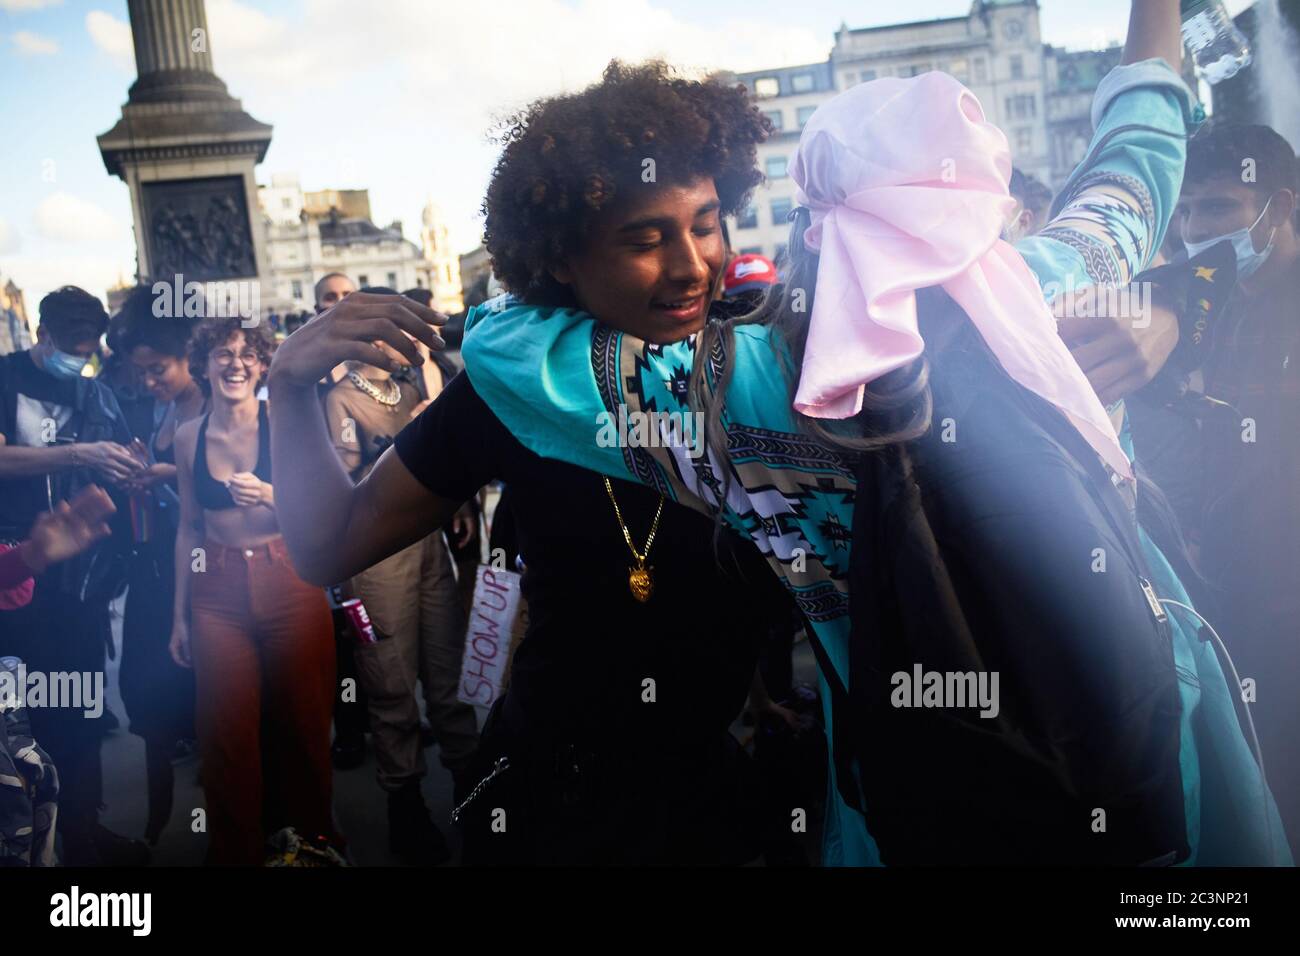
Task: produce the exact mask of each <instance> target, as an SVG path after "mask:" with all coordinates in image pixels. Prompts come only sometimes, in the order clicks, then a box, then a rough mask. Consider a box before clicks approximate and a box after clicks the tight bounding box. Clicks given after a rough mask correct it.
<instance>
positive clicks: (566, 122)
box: [483, 60, 772, 302]
mask: <svg viewBox="0 0 1300 956" xmlns="http://www.w3.org/2000/svg"><path fill="white" fill-rule="evenodd" d="M771 132H772V124H771V123H770V121H769V120H768V119H767V118H766V117H765V116H763V114H762V112H761V111H760V110H759V109H758V107H757V106H755V105H754V104H753V103H752V102H751V101H750V99H749V93H748V91H747V90H746V89H745V87H744V86H743V85H737V86H726V85H724V84H722V83H719V82H717V81H715V80H707V81H703V82H701V81H696V80H687V79H683V78H681V77H679V76H677V75H675V74H674V72H673V70H672V69H671V68H670V67H669V66H668V65H667V64H665V63H663V62H662V61H658V60H653V61H650V62H647V63H643V64H640V65H636V66H631V65H627V64H624V63H621V62H620V61H618V60H612V61H611V62H610V63H609V65H608V66H607V67H606V68H605V74H604V77H603V78H602V79H601V81H600V82H599V83H596V84H593V85H592V86H590V87H588V88H587V89H586V90H583V91H582V92H581V93H576V94H571V95H564V96H555V97H550V98H547V99H543V100H539V101H537V102H536V103H533V104H532V105H531V106H529V107H528V108H527V109H526V110H524V111H523V112H522V113H520V114H518V115H515V116H512V117H510V118H509V119H508V120H507V121H506V123H505V129H504V132H503V133H502V135H501V137H500V142H501V143H502V145H503V149H502V152H501V157H500V159H499V160H498V161H497V165H496V168H495V169H494V170H493V173H492V181H491V183H490V184H489V186H488V191H487V198H486V199H485V200H484V201H483V213H484V216H485V217H486V220H487V221H486V228H485V239H484V242H485V244H486V245H487V250H488V253H489V254H490V255H491V257H492V269H493V271H494V272H495V274H496V276H497V278H499V279H500V280H501V282H502V283H503V284H504V285H505V287H506V288H507V289H509V290H510V291H511V292H513V293H514V294H516V295H518V296H520V297H522V298H524V299H527V300H528V301H532V302H548V301H549V302H553V301H557V300H562V299H563V298H564V297H565V295H564V290H563V287H562V286H560V285H559V283H557V282H556V281H555V280H554V279H553V278H552V277H551V275H550V272H549V269H550V268H551V267H553V266H555V265H557V264H558V263H560V262H562V261H563V259H564V258H565V257H566V256H567V255H569V254H571V253H573V252H576V251H578V250H580V249H581V248H582V246H583V242H584V240H585V237H586V234H587V230H588V227H589V226H590V223H591V220H592V218H593V217H594V216H595V214H596V213H598V212H599V211H600V210H601V209H603V208H605V207H606V206H607V205H608V204H610V203H612V202H614V201H615V200H616V199H617V198H618V196H619V194H620V192H621V191H623V190H626V189H628V188H629V187H631V186H632V185H633V184H635V185H640V184H641V183H642V182H643V180H642V174H643V170H645V169H646V168H648V167H647V165H646V164H645V160H647V159H653V160H654V166H653V168H654V171H655V180H654V181H656V182H671V183H684V182H689V181H690V180H692V179H695V178H698V177H700V176H711V177H712V178H713V181H714V185H715V187H716V189H717V191H718V199H719V201H720V202H721V204H722V214H723V215H724V216H725V215H733V214H735V213H737V212H739V211H740V209H741V208H743V207H744V205H745V203H746V202H747V201H748V199H749V195H750V193H751V192H752V191H753V189H754V187H755V186H757V185H758V184H759V183H760V182H761V181H762V179H763V175H762V173H761V172H759V170H758V164H757V152H758V149H757V148H758V144H759V143H761V142H763V140H765V139H766V138H767V137H768V135H769V134H770V133H771Z"/></svg>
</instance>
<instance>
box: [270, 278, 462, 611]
mask: <svg viewBox="0 0 1300 956" xmlns="http://www.w3.org/2000/svg"><path fill="white" fill-rule="evenodd" d="M445 321H446V319H445V317H444V316H441V315H439V314H438V313H436V312H434V311H433V310H431V309H426V308H424V307H423V306H421V305H420V304H419V303H416V302H413V301H412V300H410V299H405V298H403V297H401V296H390V295H371V294H367V293H361V292H354V293H353V294H352V295H350V296H348V297H347V298H345V299H344V300H343V301H342V302H340V303H339V304H338V305H336V306H335V307H334V308H332V309H330V310H329V311H328V312H325V313H323V314H322V315H320V316H318V317H317V318H316V319H313V320H312V321H311V322H309V323H307V325H305V326H303V327H302V328H301V329H299V330H298V331H296V332H294V334H293V335H291V336H289V338H288V339H287V340H286V341H285V342H284V344H283V345H281V346H280V348H279V349H277V350H276V354H275V359H274V361H272V363H271V372H270V376H269V382H268V388H269V391H270V415H271V459H272V463H273V464H272V467H273V468H274V472H275V486H276V514H277V516H278V518H279V522H280V529H281V531H282V533H283V534H284V540H285V543H286V544H287V545H288V548H289V554H290V556H291V557H292V559H293V564H294V567H295V568H296V569H297V571H298V573H299V574H300V575H301V576H302V578H303V579H304V580H306V581H309V582H311V583H313V584H319V585H322V586H326V585H330V584H334V583H337V582H338V581H342V580H344V579H346V578H349V577H351V576H352V575H354V574H356V573H357V572H358V571H361V570H364V569H365V568H368V567H370V566H371V565H373V564H375V563H376V562H378V561H380V560H382V559H383V558H385V557H387V556H388V555H390V554H393V553H394V552H396V551H399V550H401V549H402V548H404V547H406V546H407V545H409V544H411V543H413V542H415V541H418V540H419V539H420V538H422V537H424V536H425V535H427V534H428V533H429V532H431V531H432V530H433V529H435V528H438V527H440V526H441V525H442V524H444V523H445V522H446V521H447V520H448V519H449V518H450V517H451V516H452V515H453V514H454V513H455V511H456V509H457V507H459V505H460V502H459V501H448V500H446V499H444V498H440V497H438V496H437V495H434V494H433V493H432V492H431V491H429V490H428V489H427V488H426V487H425V486H424V485H422V484H421V483H420V482H419V481H418V480H417V479H416V478H415V476H413V475H412V474H411V473H410V472H409V471H408V470H407V469H406V466H405V465H403V464H402V462H401V460H400V459H399V458H398V457H397V456H396V455H394V454H393V453H392V452H391V450H390V451H389V452H386V453H385V454H384V455H383V456H382V457H381V458H380V459H379V461H378V462H376V464H375V467H374V468H373V469H372V470H371V472H370V474H369V475H367V476H366V478H365V479H364V480H363V481H361V482H360V483H359V484H357V485H355V486H354V485H353V484H352V479H351V478H350V477H349V476H348V473H347V471H346V470H344V467H343V464H342V462H340V461H339V457H338V455H337V454H336V453H335V450H334V443H333V441H332V440H331V439H330V435H329V431H328V428H327V425H326V422H325V416H324V415H322V414H321V408H320V403H319V401H318V399H317V397H316V382H317V381H319V380H320V378H321V377H322V376H324V375H325V373H326V372H328V371H329V370H330V369H332V368H333V367H334V366H335V365H337V364H338V363H339V362H342V361H345V360H347V359H357V360H359V361H362V362H366V363H368V364H370V365H375V366H379V367H382V368H389V369H393V370H397V369H398V368H400V367H402V365H404V364H417V365H418V364H419V363H420V362H421V361H422V359H421V357H420V355H419V353H418V351H417V350H416V348H415V346H414V345H413V344H412V342H411V341H410V339H409V338H408V335H409V336H418V337H420V338H421V339H422V340H423V341H424V342H425V343H426V344H428V345H429V346H430V347H431V348H434V349H441V348H443V347H444V343H443V341H442V337H441V336H439V335H438V334H437V332H436V331H435V326H436V325H440V324H442V323H443V322H445ZM377 342H379V343H383V345H384V346H386V349H387V350H382V349H381V348H380V347H378V346H377V345H376V344H374V343H377Z"/></svg>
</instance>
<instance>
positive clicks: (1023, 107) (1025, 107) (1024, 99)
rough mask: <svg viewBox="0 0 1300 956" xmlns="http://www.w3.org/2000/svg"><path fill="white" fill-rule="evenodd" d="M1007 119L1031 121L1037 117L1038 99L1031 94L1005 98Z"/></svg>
mask: <svg viewBox="0 0 1300 956" xmlns="http://www.w3.org/2000/svg"><path fill="white" fill-rule="evenodd" d="M1006 107H1007V119H1018V120H1023V119H1033V118H1034V117H1035V116H1037V115H1038V98H1037V97H1035V96H1034V94H1033V93H1019V94H1017V95H1015V96H1008V97H1007V98H1006Z"/></svg>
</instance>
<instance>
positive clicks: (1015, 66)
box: [1011, 53, 1025, 80]
mask: <svg viewBox="0 0 1300 956" xmlns="http://www.w3.org/2000/svg"><path fill="white" fill-rule="evenodd" d="M1011 78H1012V79H1013V80H1023V79H1024V78H1025V58H1024V57H1023V56H1021V55H1020V54H1018V53H1017V54H1016V55H1015V56H1013V57H1012V58H1011Z"/></svg>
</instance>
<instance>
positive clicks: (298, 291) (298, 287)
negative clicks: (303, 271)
mask: <svg viewBox="0 0 1300 956" xmlns="http://www.w3.org/2000/svg"><path fill="white" fill-rule="evenodd" d="M293 297H294V298H295V299H301V298H302V280H301V279H294V280H293Z"/></svg>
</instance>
